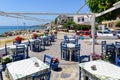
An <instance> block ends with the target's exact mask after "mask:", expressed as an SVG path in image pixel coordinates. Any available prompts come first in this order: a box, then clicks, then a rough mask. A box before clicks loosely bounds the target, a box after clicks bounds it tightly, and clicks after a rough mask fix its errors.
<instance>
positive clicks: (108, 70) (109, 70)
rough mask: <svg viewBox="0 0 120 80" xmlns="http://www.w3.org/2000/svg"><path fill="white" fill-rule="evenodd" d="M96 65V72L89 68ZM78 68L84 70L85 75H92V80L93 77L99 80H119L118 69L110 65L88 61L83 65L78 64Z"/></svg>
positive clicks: (99, 61) (98, 61)
mask: <svg viewBox="0 0 120 80" xmlns="http://www.w3.org/2000/svg"><path fill="white" fill-rule="evenodd" d="M92 65H96V70H92V69H91V66H92ZM79 66H80V67H81V69H84V70H86V71H87V72H88V74H87V73H85V74H87V75H88V77H89V75H93V76H90V77H93V78H94V80H96V79H95V77H96V78H98V79H100V80H120V67H118V66H115V65H113V64H111V63H108V62H105V61H102V60H97V61H90V62H85V63H80V64H79Z"/></svg>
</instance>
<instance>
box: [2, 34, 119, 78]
mask: <svg viewBox="0 0 120 80" xmlns="http://www.w3.org/2000/svg"><path fill="white" fill-rule="evenodd" d="M67 34H68V35H73V34H71V33H67ZM63 36H64V34H63V33H59V34H58V37H57V39H56V41H55V42H52V45H50V46H47V47H46V50H45V51H42V52H39V53H38V52H31V51H29V56H30V57H37V58H39V59H40V60H43V57H44V54H49V55H51V56H55V57H58V58H59V61H60V65H59V68H60V69H59V71H52V74H51V80H78V73H79V67H78V62H73V61H65V60H61V59H60V42H61V41H63V38H64V37H63ZM101 41H102V39H101V40H97V44H96V45H95V52H96V53H97V54H100V53H101V44H100V43H101ZM115 41H118V40H107V43H114V42H115ZM79 43H80V44H81V51H80V54H81V55H85V54H90V53H91V52H92V45H91V44H90V43H89V40H88V39H86V40H79ZM3 73H4V72H3ZM4 80H7V79H6V78H4Z"/></svg>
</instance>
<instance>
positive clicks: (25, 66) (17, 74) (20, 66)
mask: <svg viewBox="0 0 120 80" xmlns="http://www.w3.org/2000/svg"><path fill="white" fill-rule="evenodd" d="M35 62H37V63H38V64H39V66H35ZM48 69H49V66H48V65H46V64H45V63H43V62H42V61H41V60H39V59H37V58H35V57H33V58H29V59H24V60H20V61H16V62H12V63H9V64H7V69H6V73H7V74H8V75H9V78H10V79H11V80H31V75H32V74H35V73H40V72H43V71H47V70H48Z"/></svg>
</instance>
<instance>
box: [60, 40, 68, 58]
mask: <svg viewBox="0 0 120 80" xmlns="http://www.w3.org/2000/svg"><path fill="white" fill-rule="evenodd" d="M66 44H67V43H66V42H65V41H63V42H61V44H60V48H61V59H63V58H64V59H65V60H69V51H68V48H67V45H66Z"/></svg>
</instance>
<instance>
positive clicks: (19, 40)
mask: <svg viewBox="0 0 120 80" xmlns="http://www.w3.org/2000/svg"><path fill="white" fill-rule="evenodd" d="M21 41H22V38H21V37H20V36H17V37H16V38H15V42H16V43H18V44H21Z"/></svg>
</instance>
